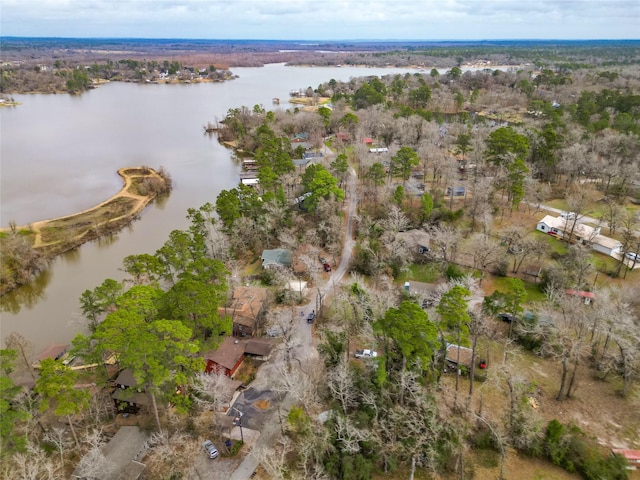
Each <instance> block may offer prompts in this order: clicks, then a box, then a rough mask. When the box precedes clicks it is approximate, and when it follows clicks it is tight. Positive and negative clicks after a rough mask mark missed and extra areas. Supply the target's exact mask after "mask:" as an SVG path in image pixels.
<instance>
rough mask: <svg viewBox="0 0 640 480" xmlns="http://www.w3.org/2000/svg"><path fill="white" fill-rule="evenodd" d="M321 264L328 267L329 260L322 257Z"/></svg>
mask: <svg viewBox="0 0 640 480" xmlns="http://www.w3.org/2000/svg"><path fill="white" fill-rule="evenodd" d="M320 263H321V264H323V265H326V264H327V259H326V258H324V257H320Z"/></svg>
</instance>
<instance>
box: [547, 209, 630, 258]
mask: <svg viewBox="0 0 640 480" xmlns="http://www.w3.org/2000/svg"><path fill="white" fill-rule="evenodd" d="M573 222H574V220H569V219H565V218H562V217H553V216H551V215H546V216H545V217H544V218H543V219H542V220H540V221H539V222H538V225H537V226H536V230H539V231H541V232H544V233H546V234H548V235H552V236H554V237H556V238H564V236H565V232H571V229H572V228H573V238H572V240H573V241H574V242H576V243H581V244H585V245H589V246H590V247H591V248H592V249H593V250H595V251H596V252H600V253H604V254H605V255H610V256H612V257H613V256H616V255H619V254H620V251H621V249H622V244H621V243H620V242H619V241H618V240H616V239H614V238H609V237H605V236H604V235H600V228H599V227H598V228H594V227H591V226H589V225H585V224H584V223H576V224H575V227H574V226H573Z"/></svg>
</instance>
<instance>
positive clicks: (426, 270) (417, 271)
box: [396, 263, 442, 283]
mask: <svg viewBox="0 0 640 480" xmlns="http://www.w3.org/2000/svg"><path fill="white" fill-rule="evenodd" d="M440 277H442V273H441V272H440V270H438V266H437V265H436V264H435V263H425V264H422V265H418V264H413V265H411V266H410V267H409V270H408V271H407V272H404V273H402V274H401V275H400V276H399V277H398V278H397V279H396V282H397V283H404V282H408V281H410V280H413V281H414V282H425V283H433V282H435V281H436V280H438V279H439V278H440Z"/></svg>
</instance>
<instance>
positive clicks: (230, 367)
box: [203, 337, 245, 378]
mask: <svg viewBox="0 0 640 480" xmlns="http://www.w3.org/2000/svg"><path fill="white" fill-rule="evenodd" d="M244 347H245V345H244V343H241V342H240V341H239V340H236V339H235V338H233V337H225V339H224V341H223V342H222V343H221V344H220V346H219V347H218V349H217V350H211V351H209V352H206V353H205V354H204V355H203V358H204V361H205V362H206V367H205V371H206V372H207V373H211V372H216V373H223V374H224V375H226V376H227V377H231V378H233V376H234V375H235V373H236V371H237V370H238V368H239V367H240V365H242V361H243V360H244Z"/></svg>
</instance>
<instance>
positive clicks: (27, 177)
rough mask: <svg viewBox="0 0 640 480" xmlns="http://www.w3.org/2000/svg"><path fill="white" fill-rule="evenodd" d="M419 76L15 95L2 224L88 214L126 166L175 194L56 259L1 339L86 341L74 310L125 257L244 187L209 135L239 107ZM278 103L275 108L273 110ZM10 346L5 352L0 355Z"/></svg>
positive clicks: (278, 77)
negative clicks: (333, 83) (341, 84)
mask: <svg viewBox="0 0 640 480" xmlns="http://www.w3.org/2000/svg"><path fill="white" fill-rule="evenodd" d="M407 71H410V72H412V73H413V72H415V70H407V69H380V68H358V67H342V68H331V67H322V68H319V67H285V66H284V65H281V64H274V65H268V66H265V67H263V68H237V69H233V72H234V73H235V74H237V75H238V76H239V78H237V79H235V80H232V81H229V82H225V83H206V84H190V85H138V84H131V83H111V84H107V85H103V86H101V87H100V88H98V89H96V90H92V91H89V92H86V93H84V94H83V95H81V96H70V95H66V94H63V95H13V97H14V98H15V100H16V101H18V102H21V103H22V104H21V105H20V106H18V107H14V108H7V107H3V108H0V224H1V225H2V226H5V227H6V226H7V225H8V224H9V222H10V221H15V222H16V223H17V224H18V225H24V224H28V223H30V222H34V221H37V220H44V219H47V218H53V217H57V216H61V215H68V214H71V213H74V212H77V211H79V210H83V209H85V208H90V207H92V206H94V205H96V204H98V203H100V202H101V201H103V200H105V199H106V198H108V197H110V196H111V195H113V194H115V193H116V192H117V191H118V190H119V189H120V188H121V187H122V182H121V179H120V177H119V176H118V175H117V174H116V170H117V169H118V168H120V167H127V166H138V165H148V166H150V167H153V168H158V167H160V166H162V167H164V168H165V169H166V170H167V171H168V172H169V174H170V175H171V177H172V178H173V183H174V189H173V192H172V193H171V195H170V196H169V197H168V198H167V199H166V200H164V201H162V202H156V203H153V204H152V205H151V206H149V207H147V209H146V210H145V211H144V212H143V214H142V216H141V219H140V220H138V221H136V222H134V223H132V224H131V225H130V226H129V227H128V228H126V229H124V230H123V231H122V232H120V234H118V235H117V236H115V237H112V238H109V239H101V240H97V241H94V242H90V243H86V244H84V245H83V246H81V247H80V248H78V249H76V250H75V251H73V252H70V253H68V254H66V255H62V256H60V257H58V258H56V259H55V260H54V261H53V263H52V264H51V267H50V269H49V270H47V271H46V272H44V273H43V274H41V275H40V276H39V277H38V278H37V279H36V280H35V281H34V282H33V284H31V285H28V286H24V287H22V288H20V289H17V290H15V291H14V292H11V293H10V294H8V295H5V296H4V297H3V298H2V299H1V301H2V310H3V311H2V313H0V315H1V316H0V333H1V335H2V338H3V340H4V338H5V337H6V336H7V335H8V334H9V333H11V332H13V331H17V332H19V333H21V334H22V335H23V336H25V337H26V338H27V339H28V340H29V341H31V342H32V343H33V344H34V346H35V350H36V352H38V351H40V350H42V349H44V348H45V347H46V346H47V345H48V344H49V343H52V342H59V343H67V342H69V341H70V340H71V339H72V338H73V337H74V336H75V335H76V334H77V333H78V332H81V331H84V330H85V328H84V320H83V318H82V315H81V313H80V309H79V304H78V299H79V298H80V295H81V294H82V292H83V291H84V290H87V289H93V288H95V287H96V286H98V285H100V284H101V283H102V282H103V281H104V280H105V279H107V278H114V279H117V280H119V279H122V278H123V274H122V272H120V271H119V267H120V266H121V264H122V259H123V258H124V257H125V256H127V255H132V254H140V253H154V252H155V251H156V250H157V249H158V248H159V247H160V246H162V244H163V243H164V242H165V241H166V239H167V238H168V235H169V232H171V231H172V230H175V229H184V228H186V227H187V226H188V221H187V220H186V218H185V216H186V212H187V209H188V208H192V207H193V208H197V207H199V206H201V205H203V204H204V203H206V202H211V203H213V202H215V199H216V197H217V195H218V193H219V192H220V191H221V190H224V189H230V188H233V187H235V186H236V185H237V183H238V167H237V166H236V165H235V164H234V162H233V160H232V155H231V152H230V151H229V150H227V149H225V148H223V147H222V146H220V145H219V144H218V142H217V140H216V139H215V137H210V136H208V135H204V134H203V129H202V127H203V125H205V124H206V123H207V122H209V121H211V122H214V121H215V120H216V119H219V120H221V119H223V118H224V117H225V115H226V113H227V111H228V110H229V109H231V108H237V107H240V106H243V105H245V106H247V107H250V108H253V106H254V105H256V104H261V105H263V106H264V107H265V108H266V109H268V110H270V109H274V108H282V109H286V108H292V107H293V105H290V104H288V103H287V102H286V100H287V99H288V98H289V91H291V90H294V89H301V88H302V89H306V88H307V87H312V88H316V87H317V86H318V85H319V84H321V83H323V82H326V81H328V80H330V79H332V78H334V79H336V80H342V81H347V80H349V79H350V78H353V77H361V76H365V75H388V74H395V73H405V72H407ZM274 97H278V98H280V99H281V102H282V103H281V105H280V106H273V105H272V103H271V102H272V99H273V98H274ZM2 345H3V346H4V341H3V344H2Z"/></svg>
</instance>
